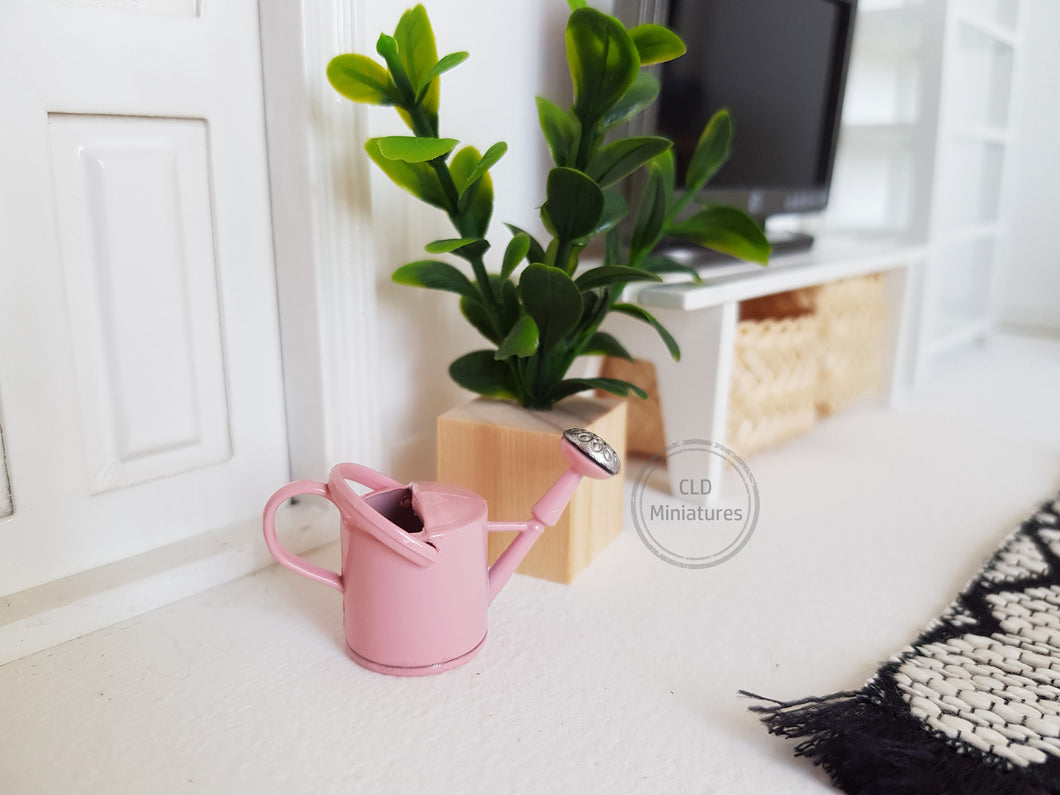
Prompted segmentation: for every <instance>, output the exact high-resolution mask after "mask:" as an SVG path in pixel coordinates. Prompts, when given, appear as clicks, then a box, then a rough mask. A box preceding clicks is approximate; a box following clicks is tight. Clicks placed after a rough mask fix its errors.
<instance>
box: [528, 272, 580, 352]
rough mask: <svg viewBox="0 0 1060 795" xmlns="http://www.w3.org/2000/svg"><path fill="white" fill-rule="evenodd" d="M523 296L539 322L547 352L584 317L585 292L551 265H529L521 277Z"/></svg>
mask: <svg viewBox="0 0 1060 795" xmlns="http://www.w3.org/2000/svg"><path fill="white" fill-rule="evenodd" d="M519 297H520V298H521V299H522V304H523V307H524V308H525V309H526V311H527V313H528V314H529V315H530V316H531V317H533V319H534V320H535V321H536V322H537V328H538V331H539V333H540V345H541V348H542V350H543V351H544V353H545V355H547V354H548V352H549V351H551V350H552V349H553V348H554V347H555V345H556V344H557V343H558V342H559V341H560V340H562V339H563V338H564V337H565V336H566V335H567V334H568V333H570V332H571V331H573V330H574V328H575V326H576V325H577V324H578V318H580V317H581V312H582V295H581V292H580V291H579V290H578V288H577V287H576V286H575V284H574V282H573V281H571V278H570V276H568V275H567V274H566V273H565V272H564V271H563V270H562V269H560V268H554V267H552V266H551V265H541V264H537V263H535V264H533V265H528V266H527V267H526V270H524V271H523V273H522V276H521V277H520V278H519Z"/></svg>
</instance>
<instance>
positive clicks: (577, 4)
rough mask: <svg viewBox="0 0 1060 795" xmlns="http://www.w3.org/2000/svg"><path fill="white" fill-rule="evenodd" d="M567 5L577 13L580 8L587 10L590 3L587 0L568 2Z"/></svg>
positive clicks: (569, 0) (570, 0) (571, 0)
mask: <svg viewBox="0 0 1060 795" xmlns="http://www.w3.org/2000/svg"><path fill="white" fill-rule="evenodd" d="M567 5H568V6H570V10H571V11H576V10H577V9H579V8H585V7H586V6H587V5H588V3H586V2H585V0H567Z"/></svg>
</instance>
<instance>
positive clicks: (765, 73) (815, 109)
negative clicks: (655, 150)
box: [618, 0, 856, 220]
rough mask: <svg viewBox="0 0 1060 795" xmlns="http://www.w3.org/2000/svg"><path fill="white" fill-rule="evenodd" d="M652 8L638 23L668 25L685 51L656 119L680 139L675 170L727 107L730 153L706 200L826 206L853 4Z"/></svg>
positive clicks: (686, 1)
mask: <svg viewBox="0 0 1060 795" xmlns="http://www.w3.org/2000/svg"><path fill="white" fill-rule="evenodd" d="M629 2H630V0H625V2H619V4H618V7H619V8H621V7H622V6H626V7H627V8H628V7H629ZM650 5H652V4H651V2H650V0H640V6H639V8H638V9H635V11H636V13H637V14H638V15H639V19H640V20H647V21H656V22H660V23H662V24H665V25H667V26H668V27H670V28H672V29H673V30H674V31H675V32H676V33H677V34H678V35H679V36H681V38H682V39H683V40H684V41H685V43H686V45H687V47H688V52H687V53H686V54H685V55H684V56H682V57H681V58H678V59H676V60H674V61H671V62H669V63H667V64H665V65H664V66H663V68H662V71H661V73H660V80H661V84H662V90H661V93H660V97H659V102H658V105H657V108H656V119H655V128H656V129H657V131H658V132H659V133H660V134H662V135H666V136H667V137H669V138H672V139H673V141H674V144H675V154H676V157H677V164H678V175H679V176H680V175H682V174H683V173H684V171H685V169H686V168H687V166H688V161H689V159H690V158H691V154H692V151H693V149H694V148H695V145H696V142H697V140H698V138H699V135H700V133H701V132H702V131H703V127H704V126H705V125H706V123H707V121H708V120H709V119H710V117H711V115H712V114H713V113H714V112H715V111H716V110H718V109H720V108H728V109H729V110H730V111H731V113H732V119H733V128H734V136H733V154H732V157H731V158H730V160H729V162H728V163H726V164H725V165H724V166H723V167H722V168H721V170H720V171H719V172H718V173H717V175H716V176H715V177H714V179H713V180H712V181H711V182H710V184H709V185H708V186H707V190H706V196H705V197H704V198H705V199H706V200H709V201H714V202H717V203H722V204H731V205H734V206H738V207H742V208H743V209H745V210H747V211H748V212H749V213H750V214H751V215H752V216H754V217H756V218H758V219H759V220H764V219H765V217H766V216H767V215H771V214H774V213H793V212H810V211H816V210H820V209H823V208H824V206H825V205H826V204H827V201H828V189H829V185H830V182H831V177H832V166H833V163H834V161H835V149H836V140H837V136H838V131H839V119H840V114H841V109H842V100H843V90H844V86H845V83H846V68H847V63H848V61H849V57H850V47H851V42H852V38H853V26H854V12H855V7H856V0H670V2H669V9H668V11H667V12H666V13H665V14H660V13H659V12H658V11H657V10H655V11H650V10H649V6H650ZM631 10H633V9H631ZM627 19H631V18H630V17H628V15H627Z"/></svg>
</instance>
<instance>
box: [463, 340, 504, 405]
mask: <svg viewBox="0 0 1060 795" xmlns="http://www.w3.org/2000/svg"><path fill="white" fill-rule="evenodd" d="M449 377H450V378H452V379H453V380H454V381H456V383H458V384H459V385H460V386H462V387H463V388H464V389H469V390H471V391H472V392H477V393H478V394H480V395H485V396H486V397H492V398H505V399H512V398H514V397H515V389H514V388H513V387H512V384H511V371H510V370H509V369H508V365H507V364H505V363H504V362H502V361H498V360H497V359H494V358H493V351H472V352H471V353H468V354H465V355H464V356H461V357H460V358H459V359H457V360H456V361H454V362H453V363H452V364H451V365H449Z"/></svg>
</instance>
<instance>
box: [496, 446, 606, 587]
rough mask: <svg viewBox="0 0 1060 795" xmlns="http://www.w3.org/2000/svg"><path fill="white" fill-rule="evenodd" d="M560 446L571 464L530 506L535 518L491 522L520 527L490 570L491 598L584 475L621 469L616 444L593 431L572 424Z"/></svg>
mask: <svg viewBox="0 0 1060 795" xmlns="http://www.w3.org/2000/svg"><path fill="white" fill-rule="evenodd" d="M560 449H561V450H562V452H563V457H564V458H565V459H567V464H568V468H567V470H566V471H565V472H564V473H563V474H562V475H560V476H559V480H557V481H556V482H555V483H554V484H552V487H551V488H550V489H549V490H548V491H547V492H545V495H544V496H543V497H542V498H541V499H540V500H538V501H537V503H536V504H535V505H534V507H533V508H531V509H530V515H531V516H532V517H533V518H532V519H530V520H528V521H526V522H489V523H488V525H487V527H488V529H489V530H491V531H494V530H517V531H518V532H519V535H518V536H516V537H515V539H514V540H513V541H512V543H511V544H509V545H508V548H507V549H505V550H504V552H503V553H501V556H500V557H499V558H497V562H496V563H494V564H493V565H492V566H491V567H490V570H489V598H490V601H493V599H494V598H495V597H496V596H497V594H498V593H500V590H501V589H502V588H503V587H504V586H505V585H506V584H507V582H508V580H509V579H511V576H512V573H513V572H514V571H515V569H516V567H517V566H518V565H519V564H520V563H521V562H522V560H523V558H524V557H526V553H527V552H529V551H530V547H532V546H533V545H534V542H535V541H537V537H538V536H539V535H541V533H542V532H543V531H544V529H545V528H546V527H551V526H552V525H554V524H555V523H556V522H557V521H559V517H560V516H562V514H563V511H564V510H565V509H566V507H567V504H568V503H569V502H570V500H571V497H573V496H574V490H575V489H576V488H577V487H578V484H579V483H581V479H582V478H583V477H589V478H593V479H594V480H605V479H607V478H610V477H613V476H615V475H617V474H618V473H619V470H620V469H621V467H622V464H621V462H620V461H619V460H618V455H617V454H616V453H615V451H614V448H612V447H611V445H609V444H608V443H607V442H605V441H604V440H603V439H601V438H600V437H599V436H597V435H596V434H595V433H593V432H592V431H586V430H583V429H582V428H571V429H569V430H566V431H564V432H563V438H562V439H561V440H560Z"/></svg>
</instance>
